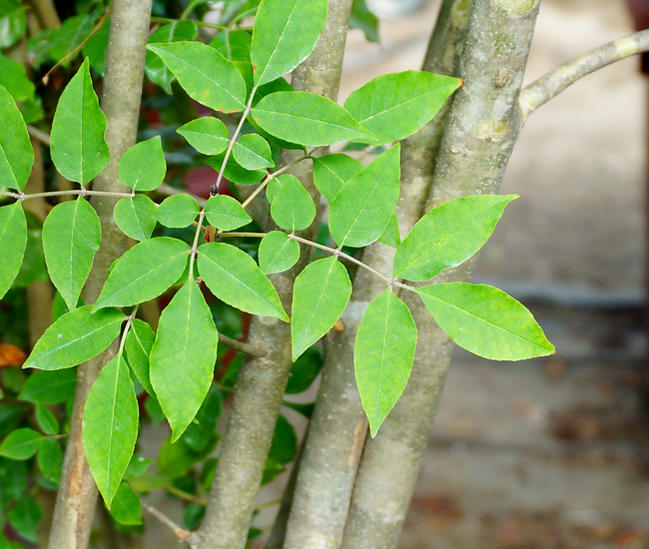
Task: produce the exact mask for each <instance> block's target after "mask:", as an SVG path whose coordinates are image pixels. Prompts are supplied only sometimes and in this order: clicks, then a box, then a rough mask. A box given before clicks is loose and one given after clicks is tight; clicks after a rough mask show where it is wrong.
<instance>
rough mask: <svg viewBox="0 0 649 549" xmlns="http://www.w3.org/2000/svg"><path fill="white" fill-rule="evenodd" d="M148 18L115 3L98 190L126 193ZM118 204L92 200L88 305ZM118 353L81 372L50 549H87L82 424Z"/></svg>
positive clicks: (138, 1) (146, 3) (141, 2)
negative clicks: (96, 222) (95, 238)
mask: <svg viewBox="0 0 649 549" xmlns="http://www.w3.org/2000/svg"><path fill="white" fill-rule="evenodd" d="M150 16H151V0H115V1H114V2H113V8H112V17H111V23H110V37H109V43H108V52H107V56H106V77H105V79H104V91H103V95H102V101H101V103H102V108H103V110H104V113H105V114H106V118H107V121H108V125H107V129H106V142H107V143H108V148H109V150H110V162H109V164H108V166H107V167H106V169H105V170H104V171H103V172H102V173H101V174H100V175H99V176H98V177H97V178H96V179H95V181H94V184H93V187H94V189H95V190H101V191H113V192H126V191H127V190H128V189H126V188H125V187H124V185H123V184H122V183H120V181H119V176H118V172H117V168H118V164H119V159H120V158H121V156H122V154H123V153H124V152H125V151H126V150H127V149H128V148H129V147H131V146H132V145H133V144H134V143H135V139H136V134H137V125H138V117H139V110H140V98H141V95H142V78H143V74H144V57H145V52H146V50H145V46H146V42H147V39H148V36H149V21H150ZM115 201H116V199H114V198H112V197H94V199H93V200H92V205H93V206H94V207H95V209H96V210H97V213H98V214H99V218H100V220H101V232H102V243H101V248H100V250H99V251H98V252H97V254H96V255H95V260H94V265H93V270H92V272H91V273H90V276H89V278H88V282H87V284H86V287H85V288H84V293H83V296H84V301H85V302H86V303H93V302H94V301H95V300H96V298H97V296H98V295H99V292H100V290H101V287H102V286H103V284H104V282H105V280H106V276H107V273H108V268H109V267H110V264H111V263H112V262H113V261H114V260H115V259H116V258H117V257H119V256H121V255H122V253H123V252H124V251H125V249H126V238H125V237H124V236H123V235H122V233H121V231H120V230H119V229H118V228H117V227H116V226H115V224H114V221H113V207H114V204H115ZM115 350H116V349H115V348H114V346H113V347H111V349H109V350H108V351H106V352H105V353H103V354H102V355H100V356H99V357H97V358H95V359H93V360H90V361H88V362H87V363H85V364H83V365H81V366H80V367H79V373H78V376H77V389H76V393H75V401H74V410H73V412H72V418H71V421H70V434H69V437H68V444H67V448H66V451H65V459H64V461H63V474H62V477H61V483H60V489H59V492H58V495H57V500H56V508H55V510H54V520H53V523H52V530H51V533H50V541H49V547H50V549H61V548H66V549H83V548H85V547H87V546H88V538H89V536H90V529H91V526H92V520H93V516H94V511H95V504H96V500H97V488H96V486H95V482H94V480H93V478H92V476H91V474H90V470H89V468H88V463H87V461H86V456H85V453H84V449H83V441H82V437H81V419H82V415H83V408H84V406H85V403H86V399H87V398H88V393H89V392H90V387H91V386H92V384H93V383H94V381H95V379H97V376H98V375H99V371H100V370H101V367H102V366H103V365H104V364H105V363H106V362H107V361H108V360H109V359H110V357H111V356H112V355H113V354H114V352H115Z"/></svg>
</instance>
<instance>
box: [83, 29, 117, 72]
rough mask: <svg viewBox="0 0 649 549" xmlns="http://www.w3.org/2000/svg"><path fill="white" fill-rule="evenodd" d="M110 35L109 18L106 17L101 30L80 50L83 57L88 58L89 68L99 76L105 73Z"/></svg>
mask: <svg viewBox="0 0 649 549" xmlns="http://www.w3.org/2000/svg"><path fill="white" fill-rule="evenodd" d="M109 34H110V18H109V17H107V18H106V20H105V21H104V23H103V24H102V26H101V28H100V29H99V30H98V31H97V32H96V33H95V34H93V35H92V36H91V37H90V40H88V41H87V42H86V43H85V44H84V45H83V48H82V50H81V51H82V53H83V55H84V57H87V58H88V61H89V62H90V66H91V67H92V68H93V69H94V70H95V71H96V72H97V73H98V74H99V75H100V76H104V74H105V73H106V52H107V50H108V36H109Z"/></svg>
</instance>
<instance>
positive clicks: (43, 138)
mask: <svg viewBox="0 0 649 549" xmlns="http://www.w3.org/2000/svg"><path fill="white" fill-rule="evenodd" d="M27 131H28V132H29V135H31V136H32V137H33V138H34V139H37V140H38V141H40V142H41V143H43V145H46V146H48V147H49V146H50V134H49V133H47V132H44V131H43V130H39V129H38V128H36V127H34V126H31V125H30V126H27Z"/></svg>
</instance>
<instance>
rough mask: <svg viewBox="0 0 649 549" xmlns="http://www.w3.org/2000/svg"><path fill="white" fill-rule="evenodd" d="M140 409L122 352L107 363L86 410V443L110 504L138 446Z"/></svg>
mask: <svg viewBox="0 0 649 549" xmlns="http://www.w3.org/2000/svg"><path fill="white" fill-rule="evenodd" d="M138 425H139V410H138V404H137V398H136V396H135V389H134V388H133V382H132V381H131V376H130V375H129V372H128V366H127V365H126V362H125V361H124V360H123V358H122V356H121V355H117V356H115V357H114V358H113V359H112V360H111V361H110V362H109V363H108V364H106V366H104V367H103V368H102V370H101V373H100V374H99V377H98V378H97V380H96V381H95V382H94V383H93V385H92V388H91V389H90V394H89V395H88V400H87V401H86V406H85V408H84V411H83V424H82V433H83V447H84V449H85V451H86V458H87V459H88V466H89V467H90V472H91V473H92V476H93V478H94V479H95V483H96V484H97V488H99V492H100V493H101V495H102V497H103V498H104V501H105V502H106V507H107V508H108V509H110V508H111V502H112V501H113V498H114V497H115V494H116V492H117V489H118V488H119V485H120V483H121V482H122V478H123V477H124V473H125V472H126V468H127V467H128V464H129V462H130V461H131V456H132V455H133V451H134V450H135V442H136V440H137V432H138Z"/></svg>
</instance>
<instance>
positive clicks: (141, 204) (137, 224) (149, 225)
mask: <svg viewBox="0 0 649 549" xmlns="http://www.w3.org/2000/svg"><path fill="white" fill-rule="evenodd" d="M113 217H114V218H115V223H116V224H117V226H118V227H119V228H120V230H121V231H122V232H123V233H124V234H125V235H126V236H128V237H130V238H132V239H134V240H146V239H147V238H151V235H152V234H153V230H154V229H155V226H156V207H155V203H154V202H153V200H151V199H150V198H149V197H148V196H146V195H145V194H136V195H135V196H134V197H133V198H120V199H119V200H118V201H117V204H115V209H114V210H113Z"/></svg>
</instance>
